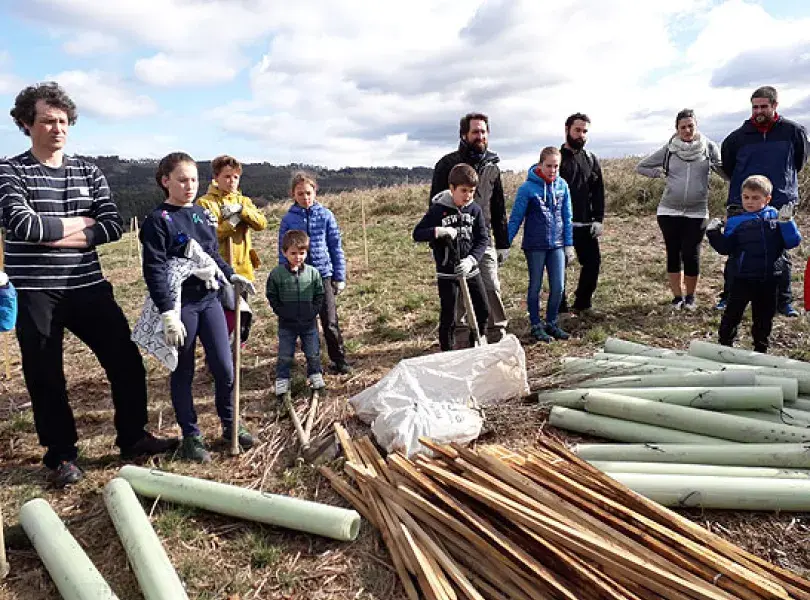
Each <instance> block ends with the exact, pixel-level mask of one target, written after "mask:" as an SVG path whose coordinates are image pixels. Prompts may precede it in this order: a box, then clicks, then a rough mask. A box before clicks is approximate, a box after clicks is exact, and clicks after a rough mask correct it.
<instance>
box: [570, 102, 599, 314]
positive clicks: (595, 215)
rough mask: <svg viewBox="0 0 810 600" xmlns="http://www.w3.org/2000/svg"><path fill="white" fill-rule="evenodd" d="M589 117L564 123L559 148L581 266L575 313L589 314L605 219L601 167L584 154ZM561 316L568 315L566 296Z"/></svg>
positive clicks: (578, 117)
mask: <svg viewBox="0 0 810 600" xmlns="http://www.w3.org/2000/svg"><path fill="white" fill-rule="evenodd" d="M590 123H591V120H590V119H589V118H588V115H585V114H582V113H574V114H573V115H571V116H570V117H568V118H567V119H566V120H565V143H564V144H563V145H562V147H561V148H560V152H561V153H562V161H561V163H560V177H562V178H563V179H565V181H566V182H567V183H568V187H569V189H570V190H571V207H572V210H573V220H574V250H575V251H576V253H577V260H579V264H580V265H581V266H582V270H581V271H580V273H579V285H578V286H577V289H576V291H575V292H574V304H573V306H572V307H571V308H572V309H573V311H574V312H576V313H580V314H588V313H589V312H591V310H592V309H591V297H592V296H593V293H594V291H596V283H597V281H598V279H599V267H600V265H601V264H602V256H601V254H600V252H599V236H601V235H602V220H603V219H604V217H605V183H604V181H603V180H602V167H601V166H599V161H598V160H597V159H596V156H594V155H593V154H592V153H591V152H588V151H587V150H585V142H587V140H588V126H589V125H590ZM560 312H568V310H567V302H566V299H565V295H563V306H562V307H560Z"/></svg>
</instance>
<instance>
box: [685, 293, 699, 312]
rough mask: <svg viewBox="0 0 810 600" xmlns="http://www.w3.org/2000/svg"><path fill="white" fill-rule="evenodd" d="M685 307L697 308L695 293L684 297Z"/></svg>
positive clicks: (689, 308)
mask: <svg viewBox="0 0 810 600" xmlns="http://www.w3.org/2000/svg"><path fill="white" fill-rule="evenodd" d="M683 307H684V308H685V309H686V310H697V302H695V295H694V294H686V296H685V297H684V299H683Z"/></svg>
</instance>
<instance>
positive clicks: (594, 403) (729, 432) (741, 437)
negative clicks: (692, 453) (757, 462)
mask: <svg viewBox="0 0 810 600" xmlns="http://www.w3.org/2000/svg"><path fill="white" fill-rule="evenodd" d="M585 410H586V411H588V412H589V413H594V414H598V415H603V416H606V417H613V418H616V419H626V420H628V421H636V422H638V423H645V424H647V425H657V426H659V427H669V428H672V429H678V430H681V431H688V432H690V433H697V434H700V435H707V436H708V435H712V436H714V437H718V438H723V439H726V440H732V441H736V442H743V443H758V444H764V443H774V442H806V441H810V430H808V429H804V428H800V427H791V426H789V425H780V424H778V423H767V422H764V421H759V420H756V419H748V418H745V417H737V416H734V415H726V414H723V413H719V412H713V411H710V410H702V409H699V408H689V407H687V406H676V405H674V404H664V403H663V402H653V401H651V400H644V399H642V398H633V397H630V396H619V395H618V394H611V393H609V392H601V393H599V394H589V395H588V397H587V398H586V399H585Z"/></svg>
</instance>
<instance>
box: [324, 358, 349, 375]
mask: <svg viewBox="0 0 810 600" xmlns="http://www.w3.org/2000/svg"><path fill="white" fill-rule="evenodd" d="M329 370H330V371H332V373H334V374H335V375H348V374H349V373H351V372H352V366H351V365H350V364H349V363H347V362H346V361H345V360H339V361H337V362H336V363H333V364H332V366H331V367H329Z"/></svg>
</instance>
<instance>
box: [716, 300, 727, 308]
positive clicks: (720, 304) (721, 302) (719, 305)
mask: <svg viewBox="0 0 810 600" xmlns="http://www.w3.org/2000/svg"><path fill="white" fill-rule="evenodd" d="M726 304H727V303H726V299H725V298H720V300H718V301H717V304H715V305H714V310H726Z"/></svg>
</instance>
